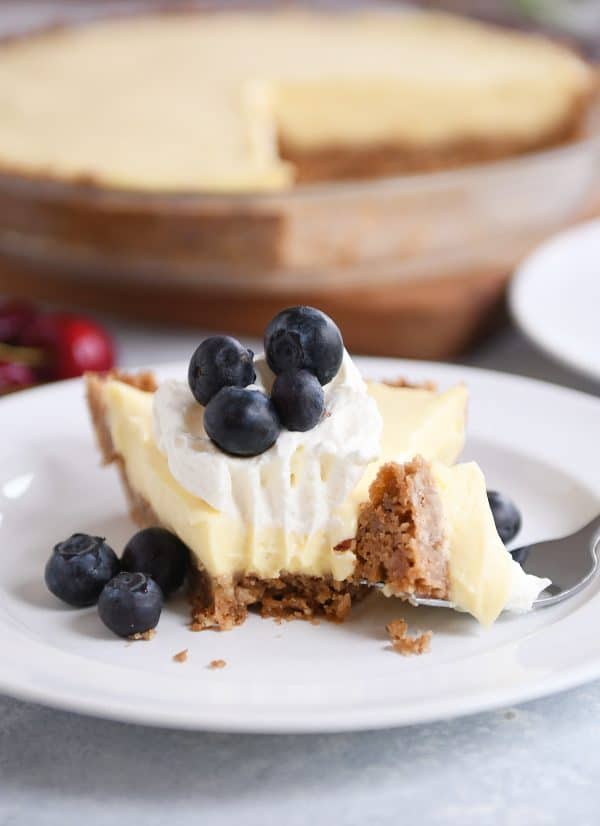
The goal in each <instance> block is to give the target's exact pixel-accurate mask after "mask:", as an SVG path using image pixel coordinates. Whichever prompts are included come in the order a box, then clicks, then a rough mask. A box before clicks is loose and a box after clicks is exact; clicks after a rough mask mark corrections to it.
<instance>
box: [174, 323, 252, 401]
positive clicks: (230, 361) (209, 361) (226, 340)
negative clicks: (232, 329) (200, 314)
mask: <svg viewBox="0 0 600 826" xmlns="http://www.w3.org/2000/svg"><path fill="white" fill-rule="evenodd" d="M253 359H254V353H253V352H252V350H246V348H245V347H242V345H241V344H240V342H239V341H238V340H237V339H235V338H232V337H231V336H211V337H210V338H205V339H204V341H203V342H202V344H201V345H200V346H199V347H198V348H197V349H196V351H195V352H194V355H193V356H192V358H191V360H190V366H189V368H188V382H189V385H190V390H191V391H192V393H193V394H194V398H195V399H196V401H199V402H200V404H202V405H207V404H208V403H209V401H210V400H211V399H212V397H213V396H214V395H215V394H216V393H218V392H219V390H220V389H221V388H222V387H247V386H248V385H249V384H252V383H253V382H254V380H255V378H256V373H255V372H254V365H253Z"/></svg>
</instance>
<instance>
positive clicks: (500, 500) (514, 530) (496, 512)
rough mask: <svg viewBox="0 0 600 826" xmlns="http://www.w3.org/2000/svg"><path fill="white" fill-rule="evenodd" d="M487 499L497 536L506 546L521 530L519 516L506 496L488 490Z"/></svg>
mask: <svg viewBox="0 0 600 826" xmlns="http://www.w3.org/2000/svg"><path fill="white" fill-rule="evenodd" d="M487 497H488V502H489V503H490V508H491V510H492V514H493V516H494V522H495V523H496V530H497V531H498V535H499V537H500V539H501V540H502V541H503V542H504V544H505V545H507V544H508V543H509V542H510V541H511V540H512V539H514V538H515V536H516V535H517V534H518V533H519V531H520V530H521V514H520V513H519V511H518V509H517V506H516V505H515V504H514V502H512V501H511V500H510V499H509V498H508V496H504V494H502V493H498V491H496V490H488V492H487Z"/></svg>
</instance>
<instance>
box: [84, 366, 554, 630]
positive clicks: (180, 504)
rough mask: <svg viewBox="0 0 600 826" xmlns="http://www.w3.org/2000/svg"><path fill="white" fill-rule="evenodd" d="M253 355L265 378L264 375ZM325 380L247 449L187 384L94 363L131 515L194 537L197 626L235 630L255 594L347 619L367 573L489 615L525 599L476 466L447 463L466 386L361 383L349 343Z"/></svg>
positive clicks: (103, 433)
mask: <svg viewBox="0 0 600 826" xmlns="http://www.w3.org/2000/svg"><path fill="white" fill-rule="evenodd" d="M255 366H256V372H257V374H258V375H257V379H256V382H257V385H258V387H259V388H262V389H264V390H265V391H266V392H269V390H270V387H271V384H272V381H273V375H272V374H271V373H270V370H269V368H268V367H267V365H266V363H265V362H264V360H262V359H257V360H256V361H255ZM324 391H325V414H324V416H323V418H322V419H321V421H320V422H319V423H318V424H317V425H316V426H315V427H314V428H313V429H312V430H310V431H308V432H306V433H294V432H289V431H285V432H284V431H282V433H281V435H280V436H279V438H278V440H277V442H276V443H275V444H274V445H273V446H272V447H270V448H269V449H268V450H266V451H265V452H263V453H262V454H261V455H259V456H252V457H250V458H242V457H239V456H231V455H228V454H226V453H224V452H223V451H222V450H220V449H219V448H218V447H217V446H216V445H215V444H214V443H213V442H212V441H211V439H210V438H209V437H208V435H207V433H206V430H205V427H204V410H205V408H203V407H202V405H200V404H199V403H198V402H197V401H196V400H195V399H194V397H193V396H192V393H191V391H190V389H189V387H188V384H187V382H183V381H175V380H170V381H167V382H164V383H162V384H161V385H160V386H159V387H157V385H156V383H155V381H154V379H153V377H152V376H151V375H149V374H138V375H135V376H127V375H124V374H120V373H114V374H110V375H106V376H99V375H89V376H88V377H87V392H88V401H89V406H90V411H91V415H92V419H93V422H94V426H95V430H96V433H97V436H98V441H99V445H100V448H101V452H102V456H103V459H104V461H105V462H116V464H117V466H118V468H119V470H120V473H121V477H122V479H123V482H124V485H125V490H126V492H127V496H128V499H129V505H130V511H131V514H132V517H133V519H134V520H135V521H136V522H137V523H138V524H139V525H140V526H149V525H157V524H158V525H162V526H164V527H166V528H168V529H170V530H172V531H173V532H175V533H176V534H177V535H178V536H179V537H180V538H181V539H182V540H183V541H184V542H185V543H186V544H187V546H188V547H189V548H190V551H191V555H192V560H193V567H194V575H193V577H192V627H193V628H195V629H201V628H207V627H216V628H221V629H226V628H231V627H232V626H234V625H236V624H239V623H241V622H243V620H244V619H245V617H246V614H247V609H248V607H249V606H257V607H259V608H260V610H261V612H262V613H263V614H266V615H274V616H288V617H290V616H291V617H302V618H310V617H312V616H315V615H319V614H323V615H325V616H327V617H329V618H331V619H336V620H341V619H343V618H344V617H345V616H346V615H347V614H348V612H349V610H350V608H351V605H352V603H353V602H354V601H356V600H357V599H359V598H361V597H362V596H364V594H365V593H366V592H367V590H368V588H367V587H366V586H365V582H369V583H372V582H377V583H384V584H385V586H386V592H387V593H388V594H390V595H392V594H395V595H398V596H401V597H403V598H410V596H411V595H420V596H430V597H439V598H445V599H450V600H451V601H452V602H453V603H454V604H455V605H456V607H458V608H460V609H462V610H465V611H469V612H470V613H472V614H473V615H474V616H475V617H476V618H477V619H478V620H480V621H481V622H482V623H486V624H487V623H490V622H492V621H493V620H494V619H495V618H496V617H497V616H498V614H499V613H500V612H501V611H502V610H503V609H505V608H511V607H512V608H514V609H516V610H520V609H522V610H526V609H528V608H529V607H531V603H532V601H533V599H534V598H535V596H536V595H537V594H538V593H539V591H540V590H542V588H543V587H545V584H546V583H544V582H543V581H542V580H538V579H536V578H534V577H530V576H526V575H525V573H524V572H523V571H522V569H521V568H520V566H518V565H517V564H516V563H515V562H513V561H512V558H511V557H510V555H509V554H508V552H507V551H506V550H505V548H504V546H503V544H502V542H501V541H500V539H499V537H498V535H497V532H496V530H495V526H494V521H493V517H492V514H491V511H490V509H489V505H488V502H487V497H486V489H485V482H484V480H483V475H482V474H481V471H480V470H479V469H478V468H477V466H476V465H474V464H464V465H456V466H452V463H453V462H454V461H455V460H456V458H457V457H458V455H459V453H460V451H461V449H462V446H463V443H464V426H465V410H466V401H467V392H466V389H465V387H464V386H462V385H459V386H456V387H454V388H451V389H450V390H447V391H445V392H443V393H439V392H437V391H436V390H434V389H432V388H426V387H420V388H419V387H410V386H402V385H396V386H391V385H386V384H382V383H371V384H369V385H368V386H367V385H365V384H364V382H363V381H362V379H361V378H360V376H359V374H358V371H357V370H356V367H355V366H354V365H353V363H352V361H351V359H350V357H349V356H348V355H347V354H345V355H344V358H343V362H342V366H341V368H340V370H339V372H338V374H337V376H336V377H335V378H334V379H333V380H332V381H330V382H329V384H327V385H325V387H324Z"/></svg>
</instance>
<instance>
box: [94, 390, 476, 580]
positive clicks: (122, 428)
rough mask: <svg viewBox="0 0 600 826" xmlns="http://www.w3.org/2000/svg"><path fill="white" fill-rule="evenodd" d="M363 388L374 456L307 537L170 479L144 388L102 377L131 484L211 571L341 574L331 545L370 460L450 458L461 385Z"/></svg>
mask: <svg viewBox="0 0 600 826" xmlns="http://www.w3.org/2000/svg"><path fill="white" fill-rule="evenodd" d="M369 392H370V393H371V395H372V396H373V397H374V398H375V400H376V402H377V405H378V407H379V411H380V413H381V415H382V418H383V421H384V430H383V438H382V455H381V458H380V461H379V462H378V463H374V464H373V466H370V467H369V468H368V470H367V472H366V474H365V479H364V480H363V481H361V483H360V484H359V485H358V486H357V489H356V490H355V491H354V492H353V494H352V496H351V497H350V499H349V501H347V502H346V503H344V504H343V505H342V506H341V507H340V508H339V511H338V512H337V514H336V517H337V519H336V527H335V534H333V533H326V532H324V531H323V532H315V533H313V534H311V535H309V536H300V535H291V534H289V533H285V532H284V531H283V530H282V529H280V528H277V527H272V528H269V529H263V528H261V529H260V531H257V530H254V529H253V527H252V526H251V525H245V524H242V523H241V522H237V521H235V520H233V519H232V518H231V517H229V516H228V515H226V514H224V513H222V512H219V511H217V510H215V509H214V508H211V507H210V506H209V505H207V504H206V503H205V502H204V501H203V500H201V499H199V498H198V497H196V496H193V495H192V494H190V493H189V492H188V491H186V490H185V489H184V488H183V487H182V486H181V485H180V484H179V483H178V482H177V481H176V480H175V479H174V478H173V476H172V474H171V472H170V471H169V468H168V464H167V460H166V458H165V456H164V455H163V454H162V453H161V452H160V451H159V449H158V447H157V445H156V442H155V440H154V436H153V425H152V400H153V395H152V394H151V393H144V392H142V391H140V390H136V389H134V388H132V387H130V386H129V385H126V384H123V383H122V382H119V381H110V382H108V383H107V384H106V385H105V387H104V402H105V404H106V407H107V411H108V423H109V427H110V431H111V436H112V439H113V443H114V446H115V449H116V451H117V452H118V453H119V454H120V455H121V456H122V457H123V460H124V462H125V468H126V472H127V476H128V478H129V482H130V483H131V485H132V487H133V488H134V489H135V490H136V491H137V492H138V493H139V494H141V495H142V496H143V497H144V498H145V499H147V500H148V502H150V504H151V505H152V508H153V509H154V511H155V512H156V515H157V517H158V518H159V519H160V521H161V522H162V523H163V524H164V525H166V526H167V527H170V528H171V529H172V530H173V531H174V532H175V533H177V534H178V536H180V537H181V539H182V540H183V541H184V542H185V543H186V544H187V545H188V547H189V548H190V549H191V551H192V552H193V553H194V554H195V556H196V558H197V559H198V561H199V562H200V563H201V564H202V565H204V567H205V568H206V569H207V570H208V571H209V572H210V573H211V574H212V575H231V574H235V573H242V572H252V573H255V574H258V575H259V576H262V577H277V576H278V575H279V573H280V571H281V570H286V571H290V572H292V573H303V574H308V575H314V576H323V575H329V574H331V575H333V576H334V578H336V579H345V578H347V577H348V576H350V574H351V573H352V570H353V568H354V562H355V558H354V554H353V553H352V552H351V551H346V552H344V553H340V552H334V551H333V547H334V546H335V545H336V544H337V543H338V542H340V541H342V540H343V539H347V538H352V537H354V536H355V534H356V524H357V516H358V507H359V505H360V502H361V501H365V500H366V499H367V497H368V484H369V480H370V479H372V478H373V477H374V476H375V473H376V470H377V466H378V465H379V464H381V463H383V462H386V461H393V460H399V461H402V460H404V459H406V458H410V457H412V456H413V455H415V454H416V453H419V454H421V455H422V456H424V457H425V458H426V459H430V460H433V459H440V460H442V461H448V462H450V461H454V459H456V457H457V456H458V454H459V453H460V451H461V449H462V446H463V443H464V423H465V410H466V403H467V391H466V388H465V387H463V386H457V387H455V388H453V389H451V390H448V391H447V392H446V393H442V394H437V393H435V392H433V391H427V390H413V389H408V388H390V387H387V386H384V385H380V384H374V383H373V384H370V385H369ZM444 434H445V435H444Z"/></svg>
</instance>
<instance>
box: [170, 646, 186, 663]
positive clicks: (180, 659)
mask: <svg viewBox="0 0 600 826" xmlns="http://www.w3.org/2000/svg"><path fill="white" fill-rule="evenodd" d="M187 658H188V650H187V648H184V649H183V651H178V652H177V654H173V659H174V660H175V662H176V663H184V662H186V660H187Z"/></svg>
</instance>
